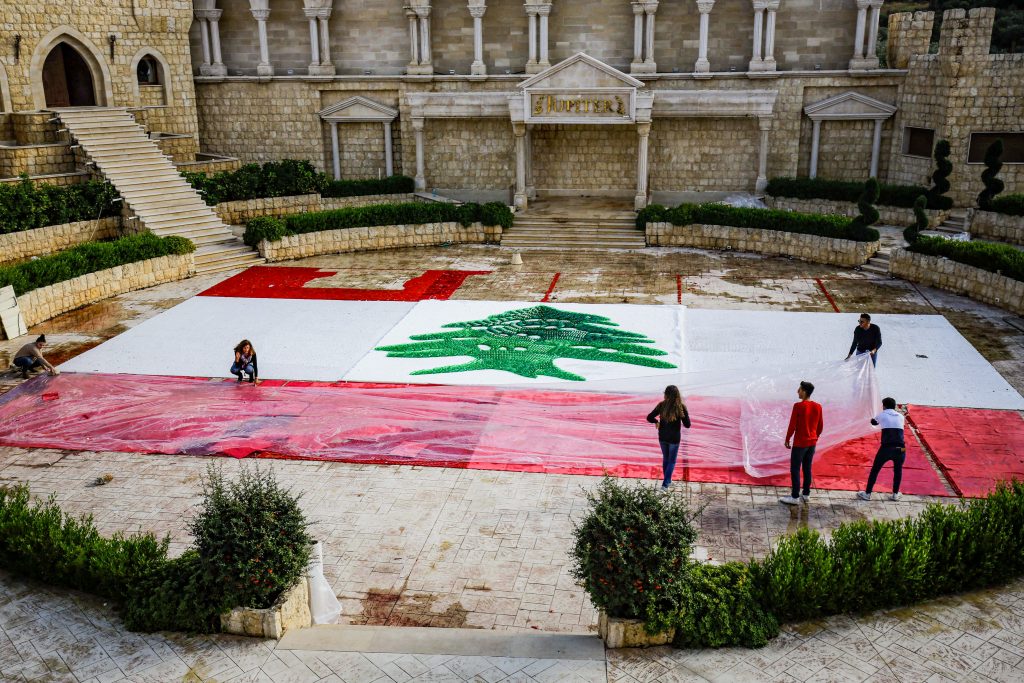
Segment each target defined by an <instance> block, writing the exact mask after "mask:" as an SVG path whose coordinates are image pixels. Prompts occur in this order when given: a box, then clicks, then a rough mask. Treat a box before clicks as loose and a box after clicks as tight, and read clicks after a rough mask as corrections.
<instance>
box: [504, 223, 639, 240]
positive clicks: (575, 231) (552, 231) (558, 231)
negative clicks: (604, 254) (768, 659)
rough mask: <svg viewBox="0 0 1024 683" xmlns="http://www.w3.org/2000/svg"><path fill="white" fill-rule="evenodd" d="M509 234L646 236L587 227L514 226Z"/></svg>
mask: <svg viewBox="0 0 1024 683" xmlns="http://www.w3.org/2000/svg"><path fill="white" fill-rule="evenodd" d="M507 232H510V233H517V234H523V235H640V236H641V237H642V236H643V235H644V233H643V231H641V230H630V229H627V228H585V227H571V228H568V227H554V228H537V227H533V226H530V227H523V226H519V225H515V226H512V228H511V229H510V230H508V231H507Z"/></svg>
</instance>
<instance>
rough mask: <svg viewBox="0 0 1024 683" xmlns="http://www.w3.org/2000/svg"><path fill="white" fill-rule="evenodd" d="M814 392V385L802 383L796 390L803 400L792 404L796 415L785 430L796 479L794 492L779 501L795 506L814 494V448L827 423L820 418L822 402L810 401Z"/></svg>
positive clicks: (791, 473) (791, 464) (791, 474)
mask: <svg viewBox="0 0 1024 683" xmlns="http://www.w3.org/2000/svg"><path fill="white" fill-rule="evenodd" d="M813 393H814V385H813V384H811V383H810V382H800V388H799V389H797V390H796V395H797V396H799V397H800V402H799V403H794V404H793V414H792V415H791V416H790V418H789V427H788V428H787V429H786V448H789V447H790V442H791V441H792V444H793V446H792V448H793V450H791V451H790V455H789V476H790V479H791V480H792V482H793V492H792V495H790V496H789V497H786V498H779V502H780V503H784V504H786V505H796V504H797V503H799V502H800V501H803V502H805V503H806V502H807V501H808V500H809V499H810V497H811V460H813V459H814V447H815V446H816V445H817V444H818V437H819V436H821V431H822V429H823V428H824V426H825V424H824V422H822V419H821V404H819V403H815V402H814V401H812V400H811V394H813ZM801 468H802V469H803V471H804V487H803V493H801V491H800V470H801Z"/></svg>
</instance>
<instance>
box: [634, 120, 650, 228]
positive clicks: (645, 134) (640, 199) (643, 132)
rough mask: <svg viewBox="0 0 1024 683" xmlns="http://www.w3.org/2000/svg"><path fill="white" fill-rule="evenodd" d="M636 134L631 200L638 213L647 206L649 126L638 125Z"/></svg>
mask: <svg viewBox="0 0 1024 683" xmlns="http://www.w3.org/2000/svg"><path fill="white" fill-rule="evenodd" d="M636 133H637V135H638V136H639V137H638V139H637V153H636V197H634V199H633V207H634V208H635V209H636V210H637V211H639V210H640V209H642V208H644V207H645V206H647V147H648V144H647V143H648V141H649V140H650V136H651V124H650V123H638V124H637V125H636Z"/></svg>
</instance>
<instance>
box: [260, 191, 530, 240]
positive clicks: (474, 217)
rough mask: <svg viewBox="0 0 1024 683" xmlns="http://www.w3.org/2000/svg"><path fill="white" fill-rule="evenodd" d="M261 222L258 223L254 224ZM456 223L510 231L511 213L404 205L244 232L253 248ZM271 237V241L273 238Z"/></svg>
mask: <svg viewBox="0 0 1024 683" xmlns="http://www.w3.org/2000/svg"><path fill="white" fill-rule="evenodd" d="M256 221H260V222H259V223H256V224H255V225H254V223H255V222H256ZM448 222H457V223H460V224H462V225H464V226H468V225H471V224H473V223H483V224H484V225H500V226H501V227H502V228H504V229H508V228H510V227H512V212H511V211H510V210H509V208H508V207H507V206H506V205H504V204H502V203H501V202H489V203H487V204H472V203H470V204H447V203H442V202H405V203H401V204H372V205H370V206H353V207H349V208H346V209H335V210H333V211H315V212H312V213H302V214H294V215H291V216H287V217H286V218H284V219H283V228H284V232H280V231H279V230H278V229H277V226H276V225H275V224H273V223H269V222H266V221H265V220H264V219H261V218H257V219H253V220H252V221H249V223H248V224H247V225H246V228H245V237H244V240H245V243H246V244H250V245H256V244H258V243H259V241H260V239H268V240H270V241H276V240H279V239H281V237H283V236H284V235H295V234H301V233H307V232H322V231H324V230H345V229H348V228H364V227H372V226H376V225H420V224H423V223H448ZM272 236H273V237H272Z"/></svg>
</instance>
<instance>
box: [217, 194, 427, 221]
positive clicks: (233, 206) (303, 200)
mask: <svg viewBox="0 0 1024 683" xmlns="http://www.w3.org/2000/svg"><path fill="white" fill-rule="evenodd" d="M413 200H414V197H413V195H412V194H370V195H360V196H355V197H321V196H320V195H319V194H300V195H291V196H288V197H263V198H259V199H241V200H238V201H234V202H221V203H220V204H217V205H216V206H214V207H213V210H214V212H216V214H217V217H218V218H220V219H221V220H222V221H224V222H225V223H227V224H228V225H244V224H245V223H247V222H249V221H250V220H252V219H253V218H256V217H257V216H288V215H291V214H296V213H307V212H310V211H330V210H332V209H344V208H348V207H351V206H367V205H369V204H382V203H385V202H411V201H413Z"/></svg>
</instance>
